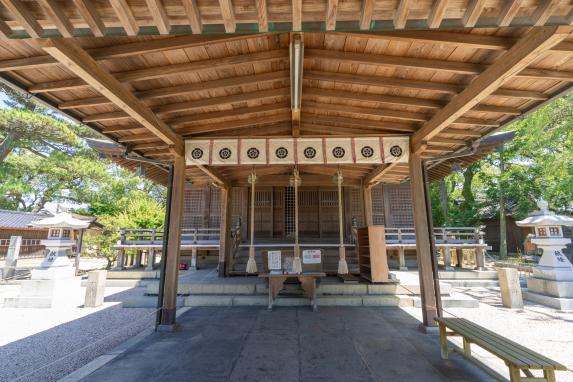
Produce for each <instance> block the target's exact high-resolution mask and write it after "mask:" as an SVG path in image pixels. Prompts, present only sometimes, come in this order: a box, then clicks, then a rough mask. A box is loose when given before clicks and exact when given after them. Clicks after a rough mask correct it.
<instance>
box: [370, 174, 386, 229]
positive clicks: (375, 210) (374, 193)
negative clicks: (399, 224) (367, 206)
mask: <svg viewBox="0 0 573 382" xmlns="http://www.w3.org/2000/svg"><path fill="white" fill-rule="evenodd" d="M371 198H372V223H373V224H376V225H384V224H385V218H384V185H382V184H379V185H377V186H374V187H372V189H371Z"/></svg>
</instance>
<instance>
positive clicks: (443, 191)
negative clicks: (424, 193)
mask: <svg viewBox="0 0 573 382" xmlns="http://www.w3.org/2000/svg"><path fill="white" fill-rule="evenodd" d="M438 191H439V193H440V209H441V210H442V215H443V216H444V224H446V222H447V221H448V187H447V185H446V181H445V180H444V179H442V180H440V181H439V182H438Z"/></svg>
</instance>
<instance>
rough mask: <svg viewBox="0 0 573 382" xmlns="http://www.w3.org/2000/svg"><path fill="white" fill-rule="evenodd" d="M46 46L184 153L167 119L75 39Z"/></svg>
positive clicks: (105, 94)
mask: <svg viewBox="0 0 573 382" xmlns="http://www.w3.org/2000/svg"><path fill="white" fill-rule="evenodd" d="M42 48H43V49H44V50H45V51H46V52H47V53H48V54H50V55H51V56H53V57H54V58H55V59H56V60H58V61H59V62H61V63H62V64H63V65H64V66H65V67H66V68H67V69H68V70H70V71H72V72H73V73H74V74H75V75H77V76H78V77H80V78H81V79H83V80H84V81H86V82H87V83H88V84H90V85H91V86H93V87H94V88H95V89H97V90H98V91H99V92H100V93H101V94H103V95H104V96H106V97H108V98H109V99H110V100H112V101H113V102H114V103H115V104H116V105H117V106H118V107H119V108H121V109H122V110H124V111H125V112H126V113H128V114H129V115H130V116H131V117H133V118H134V119H135V120H137V122H139V123H141V124H142V125H143V126H145V127H146V128H147V129H148V130H149V131H150V132H152V133H153V134H154V135H156V136H157V137H158V138H160V139H161V140H162V141H164V142H165V143H167V144H169V145H170V146H172V147H173V148H174V150H175V151H176V152H177V153H179V154H180V155H183V153H184V147H183V140H182V139H181V137H180V136H179V135H177V134H176V133H175V132H174V131H173V130H171V128H170V127H169V126H167V124H165V122H163V121H161V120H160V119H159V118H157V116H156V115H155V114H154V113H153V112H152V111H151V109H149V108H148V107H147V106H145V105H144V104H143V103H141V101H140V100H139V99H137V97H135V96H134V95H133V94H132V93H131V92H130V91H129V90H127V89H126V88H124V87H123V86H122V85H121V84H120V83H119V82H118V81H117V79H115V78H114V77H113V76H112V75H111V74H109V73H108V72H107V71H106V70H104V69H102V68H101V67H100V66H99V65H98V64H97V62H95V60H94V59H93V58H92V57H91V56H90V55H89V54H88V53H87V52H86V51H84V50H83V49H82V48H81V47H80V46H79V45H78V44H77V43H76V42H75V41H72V40H65V39H59V40H48V41H44V42H42Z"/></svg>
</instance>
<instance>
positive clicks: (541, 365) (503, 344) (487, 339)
mask: <svg viewBox="0 0 573 382" xmlns="http://www.w3.org/2000/svg"><path fill="white" fill-rule="evenodd" d="M436 322H437V323H438V325H439V326H440V348H441V353H442V358H443V359H447V358H448V351H449V349H448V337H451V336H459V337H462V338H463V349H458V348H454V349H453V350H454V351H458V352H460V354H462V355H463V356H464V357H465V358H467V359H468V360H470V361H473V362H475V363H476V364H477V365H478V366H480V367H482V368H484V369H486V371H488V372H489V373H491V374H495V375H496V376H499V374H498V373H497V372H495V371H494V370H493V369H491V368H489V367H488V366H486V365H484V364H483V363H482V362H480V361H478V360H476V359H475V358H473V357H472V355H471V349H470V345H471V344H476V345H478V346H480V347H482V348H483V349H485V350H487V351H488V352H490V353H492V354H494V355H495V356H497V357H499V358H501V359H502V360H504V361H505V364H506V365H507V366H508V367H509V375H510V377H511V381H512V382H516V381H524V382H525V381H527V382H531V381H548V382H554V381H556V379H555V370H567V368H566V367H565V366H564V365H562V364H560V363H558V362H555V361H553V360H551V359H549V358H547V357H544V356H543V355H541V354H539V353H537V352H534V351H533V350H530V349H528V348H526V347H524V346H522V345H520V344H518V343H516V342H513V341H511V340H509V339H507V338H505V337H503V336H500V335H499V334H497V333H494V332H492V331H491V330H488V329H486V328H484V327H481V326H479V325H477V324H475V323H473V322H471V321H469V320H466V319H465V318H451V317H448V318H444V317H440V318H436ZM448 329H449V330H448ZM530 370H543V377H542V378H541V377H535V376H534V375H533V374H532V373H531V371H530ZM521 372H523V373H524V374H525V377H522V376H521ZM502 379H503V378H502Z"/></svg>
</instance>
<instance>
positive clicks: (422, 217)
mask: <svg viewBox="0 0 573 382" xmlns="http://www.w3.org/2000/svg"><path fill="white" fill-rule="evenodd" d="M410 179H411V187H412V204H413V206H414V228H415V230H416V259H417V262H418V274H419V277H420V295H421V299H422V316H423V324H424V326H426V327H427V326H436V322H435V321H434V318H435V317H437V316H438V308H437V306H438V305H437V301H436V293H435V292H434V275H433V271H432V267H433V265H432V256H433V254H432V250H431V248H432V246H431V239H430V222H429V221H428V212H427V209H428V208H429V206H428V205H427V203H426V186H425V184H424V174H423V169H422V158H421V157H420V155H419V154H414V153H412V154H410Z"/></svg>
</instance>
